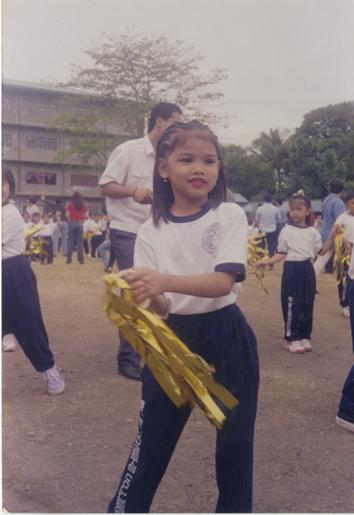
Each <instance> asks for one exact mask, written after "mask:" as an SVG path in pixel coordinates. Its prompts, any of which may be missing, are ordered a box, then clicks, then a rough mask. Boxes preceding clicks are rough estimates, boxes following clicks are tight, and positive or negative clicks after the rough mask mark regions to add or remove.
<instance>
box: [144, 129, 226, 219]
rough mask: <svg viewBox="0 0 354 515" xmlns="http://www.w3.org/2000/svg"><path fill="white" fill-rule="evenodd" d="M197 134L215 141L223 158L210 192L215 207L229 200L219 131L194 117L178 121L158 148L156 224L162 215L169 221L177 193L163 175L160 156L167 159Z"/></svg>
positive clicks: (165, 132)
mask: <svg viewBox="0 0 354 515" xmlns="http://www.w3.org/2000/svg"><path fill="white" fill-rule="evenodd" d="M190 137H196V138H200V139H204V140H207V141H209V142H210V143H213V145H214V146H215V150H216V154H217V158H218V160H219V161H220V169H219V176H218V179H217V181H216V184H215V186H214V188H213V189H212V190H211V191H210V192H209V193H208V199H209V201H210V203H211V206H212V207H214V208H215V207H217V206H218V205H219V204H221V202H224V201H225V200H226V178H225V170H224V166H223V162H222V158H221V149H220V145H219V142H218V139H217V137H216V136H215V134H214V133H213V132H212V131H211V130H210V129H209V127H208V126H207V125H204V124H203V123H201V122H199V121H197V120H192V121H191V122H188V123H185V122H177V123H175V124H173V125H171V126H170V127H168V128H167V129H166V130H165V131H164V133H163V134H162V136H161V138H160V140H159V142H158V145H157V149H156V158H155V167H154V195H153V200H152V218H153V222H154V225H156V226H157V225H158V224H159V221H160V219H161V218H162V219H163V220H164V221H165V222H167V213H168V211H169V209H170V207H171V205H172V203H173V192H172V188H171V185H170V183H169V181H164V180H163V179H162V177H161V176H160V174H159V170H158V166H159V161H160V159H165V158H167V157H168V156H169V155H170V154H171V152H173V150H174V149H175V147H176V146H177V145H183V144H184V143H185V142H186V141H187V140H188V138H190Z"/></svg>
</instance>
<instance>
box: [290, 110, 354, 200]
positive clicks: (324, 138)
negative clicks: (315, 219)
mask: <svg viewBox="0 0 354 515" xmlns="http://www.w3.org/2000/svg"><path fill="white" fill-rule="evenodd" d="M287 146H288V157H287V159H286V160H285V162H284V168H285V170H286V177H287V184H286V188H287V192H288V193H289V194H291V193H293V192H294V191H296V190H297V189H299V188H303V189H304V190H305V192H306V193H307V194H308V195H310V196H311V197H313V198H319V197H320V198H321V197H324V196H325V195H326V193H327V185H328V182H329V180H330V179H331V178H333V177H340V178H342V179H343V180H344V181H345V182H350V181H353V180H354V102H344V103H342V104H335V105H329V106H326V107H321V108H319V109H315V110H313V111H311V112H309V113H307V114H306V115H305V116H304V120H303V123H302V124H301V126H300V127H299V128H298V129H297V130H296V132H295V134H294V135H293V136H292V137H291V138H289V140H288V142H287Z"/></svg>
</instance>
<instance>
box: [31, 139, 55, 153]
mask: <svg viewBox="0 0 354 515" xmlns="http://www.w3.org/2000/svg"><path fill="white" fill-rule="evenodd" d="M26 146H27V147H28V148H38V149H40V150H57V147H58V144H57V140H56V138H49V137H44V136H27V137H26Z"/></svg>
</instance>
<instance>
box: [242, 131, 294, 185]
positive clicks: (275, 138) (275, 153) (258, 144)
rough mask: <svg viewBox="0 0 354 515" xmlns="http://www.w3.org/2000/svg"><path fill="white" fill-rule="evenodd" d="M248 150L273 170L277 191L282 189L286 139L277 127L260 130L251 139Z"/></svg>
mask: <svg viewBox="0 0 354 515" xmlns="http://www.w3.org/2000/svg"><path fill="white" fill-rule="evenodd" d="M250 151H251V152H252V153H253V154H254V155H255V156H256V157H257V158H258V159H259V160H261V161H263V162H264V163H267V164H268V165H269V166H270V168H271V169H272V170H273V178H274V181H275V185H274V186H275V187H276V189H277V191H278V192H279V193H281V192H282V191H283V189H284V180H285V176H284V169H283V164H284V160H285V159H286V158H287V156H288V149H287V144H286V139H285V138H284V136H283V135H282V134H281V133H280V131H279V130H278V129H275V130H273V129H271V130H270V131H269V132H268V133H266V132H262V133H261V134H260V136H259V137H258V138H257V139H256V140H254V141H253V143H252V146H251V147H250Z"/></svg>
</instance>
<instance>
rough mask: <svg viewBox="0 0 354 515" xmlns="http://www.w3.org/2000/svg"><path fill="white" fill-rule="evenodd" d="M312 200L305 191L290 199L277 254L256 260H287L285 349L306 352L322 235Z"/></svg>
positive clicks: (262, 264)
mask: <svg viewBox="0 0 354 515" xmlns="http://www.w3.org/2000/svg"><path fill="white" fill-rule="evenodd" d="M310 210H311V202H310V200H309V199H308V198H307V197H306V196H305V195H304V194H295V195H293V196H292V197H291V198H290V201H289V217H290V221H291V223H290V224H288V225H286V226H285V227H284V228H283V229H282V230H281V231H280V234H279V240H278V249H277V253H276V254H275V255H274V256H273V257H271V258H270V259H267V260H263V261H261V262H259V263H257V266H258V267H265V266H266V265H272V264H275V263H278V262H280V261H282V260H283V259H285V263H284V268H283V275H282V282H281V305H282V312H283V318H284V340H285V348H286V350H288V351H289V352H293V353H296V354H303V353H305V352H310V351H311V350H312V344H311V341H310V340H311V333H312V319H313V308H314V302H315V294H316V278H315V272H314V268H313V264H312V262H313V259H314V258H315V256H316V255H317V254H318V252H319V251H320V250H321V247H322V244H321V236H320V233H319V232H318V231H317V229H316V228H315V227H312V226H310V225H309V224H308V223H309V215H310Z"/></svg>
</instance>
